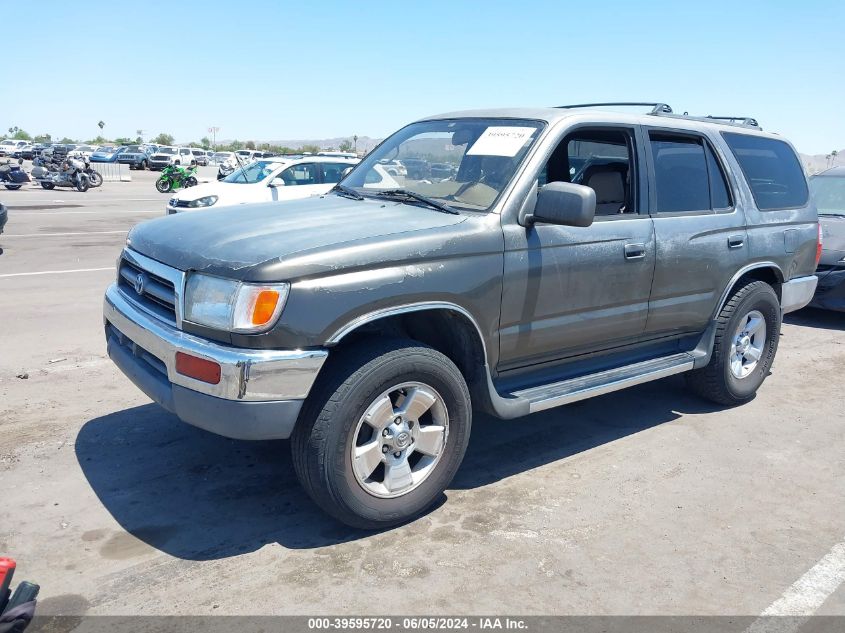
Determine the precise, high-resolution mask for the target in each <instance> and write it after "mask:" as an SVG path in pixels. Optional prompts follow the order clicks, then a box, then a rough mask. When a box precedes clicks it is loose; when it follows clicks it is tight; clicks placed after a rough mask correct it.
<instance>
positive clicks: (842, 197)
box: [810, 176, 845, 216]
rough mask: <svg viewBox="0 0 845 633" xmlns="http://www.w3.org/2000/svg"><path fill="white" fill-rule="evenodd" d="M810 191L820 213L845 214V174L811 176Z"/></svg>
mask: <svg viewBox="0 0 845 633" xmlns="http://www.w3.org/2000/svg"><path fill="white" fill-rule="evenodd" d="M810 192H811V193H812V194H813V199H814V200H815V201H816V207H818V210H819V213H829V214H833V215H842V216H845V176H816V177H815V178H810Z"/></svg>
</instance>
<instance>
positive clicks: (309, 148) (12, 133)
mask: <svg viewBox="0 0 845 633" xmlns="http://www.w3.org/2000/svg"><path fill="white" fill-rule="evenodd" d="M100 129H102V126H100ZM8 132H9V138H12V139H15V140H19V141H32V142H33V143H78V142H79V141H77V140H75V139H72V138H68V137H66V136H65V137H64V138H62V139H58V140H55V141H54V140H53V137H52V136H51V135H50V134H36V135H35V136H31V135H30V134H29V133H28V132H26V131H25V130H22V129H20V128H19V127H17V126H12V127H10V128H9V129H8ZM356 138H357V137H356ZM84 142H85V143H89V144H91V145H105V144H107V143H113V144H115V145H139V144H141V143H143V142H144V139H143V138H141V137H140V136H137V137H135V138H134V139H133V138H129V137H125V136H121V137H118V138H115V139H112V140H109V139H107V138H105V137H104V136H102V135H98V136H96V137H95V138H92V139H89V140H87V141H84ZM149 142H150V143H155V144H156V145H175V144H176V142H175V139H174V138H173V135H171V134H167V133H166V132H162V133H161V134H159V135H158V136H156V137H154V138H152V139H150V141H149ZM184 145H186V146H188V147H202V148H203V149H214V150H216V151H220V152H236V151H238V150H240V149H251V150H260V151H263V152H273V153H276V154H295V153H299V152H310V153H312V154H316V153H317V152H319V151H321V149H322V148H320V147H318V146H316V145H310V144H306V145H302V146H300V147H287V146H285V145H273V144H271V143H256V142H255V141H245V142H242V141H238V140H234V141H230V142H228V143H218V144H217V146H216V147H213V148H212V143H211V140H210V139H209V138H208V137H207V136H204V137H202V138H201V139H200V140H199V141H192V142H190V143H185V144H184ZM353 148H354V146H353V144H352V141H350V140H348V139H347V140H344V141H342V142H341V143H340V145H339V146H338V148H337V149H338V150H340V151H341V152H351V151H353ZM325 149H326V150H328V151H333V150H334V149H335V148H334V147H327V148H325Z"/></svg>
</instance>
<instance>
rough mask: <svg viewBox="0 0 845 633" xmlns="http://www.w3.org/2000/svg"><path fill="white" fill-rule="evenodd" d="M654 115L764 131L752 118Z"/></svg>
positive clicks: (687, 113) (660, 113) (687, 114)
mask: <svg viewBox="0 0 845 633" xmlns="http://www.w3.org/2000/svg"><path fill="white" fill-rule="evenodd" d="M652 114H654V115H657V116H666V117H672V118H676V119H687V120H689V121H702V122H704V123H721V124H722V125H734V126H737V127H749V128H753V129H755V130H762V129H763V128H762V127H760V124H759V123H758V122H757V119H755V118H754V117H750V116H713V115H712V114H708V115H707V116H694V115H691V114H690V113H689V112H684V113H683V114H672V113H670V112H652Z"/></svg>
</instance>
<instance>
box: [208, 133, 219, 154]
mask: <svg viewBox="0 0 845 633" xmlns="http://www.w3.org/2000/svg"><path fill="white" fill-rule="evenodd" d="M219 131H220V128H219V127H210V128H208V133H209V134H211V146H212V147H213V148H214V151H215V152H216V151H217V133H218V132H219Z"/></svg>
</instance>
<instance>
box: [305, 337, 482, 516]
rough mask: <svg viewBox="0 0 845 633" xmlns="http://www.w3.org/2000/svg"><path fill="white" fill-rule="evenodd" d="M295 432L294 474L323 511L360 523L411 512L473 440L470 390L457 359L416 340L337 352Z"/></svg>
mask: <svg viewBox="0 0 845 633" xmlns="http://www.w3.org/2000/svg"><path fill="white" fill-rule="evenodd" d="M330 362H331V365H327V366H326V368H325V369H324V370H323V373H322V374H321V380H320V382H319V383H318V385H315V388H314V390H313V391H312V395H311V396H309V399H308V401H307V402H306V404H305V409H304V410H303V416H302V418H301V419H300V422H299V423H298V424H297V427H296V429H295V430H294V434H293V437H292V443H291V448H292V451H293V461H294V467H295V470H296V474H297V477H298V478H299V481H300V482H301V483H302V485H303V487H304V488H305V490H306V491H307V492H308V494H309V495H310V496H311V498H312V499H313V500H314V501H315V502H316V503H317V505H319V506H320V507H321V508H322V509H323V510H325V511H326V512H327V513H329V514H331V515H332V516H334V517H335V518H337V519H339V520H340V521H342V522H344V523H346V524H347V525H351V526H353V527H356V528H365V529H380V528H386V527H390V526H393V525H397V524H399V523H403V522H405V521H408V520H410V519H412V518H414V517H416V516H418V515H420V514H422V513H423V512H425V511H426V510H427V509H428V508H430V507H431V506H432V504H434V503H435V502H436V501H437V499H438V498H439V497H440V496H441V495H442V493H443V490H444V489H445V488H446V486H448V485H449V482H451V480H452V478H453V477H454V475H455V472H456V471H457V470H458V466H459V465H460V463H461V460H462V459H463V456H464V453H465V451H466V446H467V442H468V440H469V433H470V426H471V423H472V409H471V404H470V397H469V390H468V389H467V386H466V382H465V381H464V378H463V376H462V375H461V373H460V371H459V370H458V368H457V367H455V365H454V363H452V361H451V360H449V359H448V358H447V357H446V356H444V355H443V354H441V353H440V352H438V351H436V350H433V349H431V348H429V347H425V346H423V345H421V344H419V343H417V342H415V341H409V340H393V341H384V342H379V343H374V342H372V341H368V342H367V343H366V344H363V345H359V346H357V347H356V348H353V349H349V350H346V351H345V352H340V353H339V355H338V357H334V358H332V360H331V361H330Z"/></svg>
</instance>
